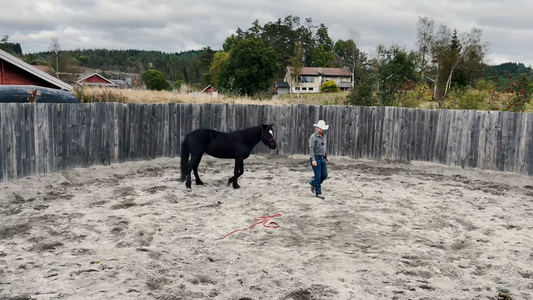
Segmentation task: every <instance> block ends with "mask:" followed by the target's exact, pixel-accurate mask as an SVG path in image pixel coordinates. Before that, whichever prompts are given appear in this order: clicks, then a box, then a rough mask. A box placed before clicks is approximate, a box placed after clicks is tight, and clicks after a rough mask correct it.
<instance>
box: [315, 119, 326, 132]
mask: <svg viewBox="0 0 533 300" xmlns="http://www.w3.org/2000/svg"><path fill="white" fill-rule="evenodd" d="M313 126H315V127H318V128H320V129H322V130H328V128H329V125H326V122H324V120H319V121H318V123H317V124H313Z"/></svg>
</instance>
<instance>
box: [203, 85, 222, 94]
mask: <svg viewBox="0 0 533 300" xmlns="http://www.w3.org/2000/svg"><path fill="white" fill-rule="evenodd" d="M210 87H212V86H211V85H208V86H206V87H205V89H203V90H202V91H201V92H200V94H202V93H203V92H205V91H207V90H208V89H209V88H210ZM213 90H214V91H216V92H218V90H217V89H216V88H215V87H213Z"/></svg>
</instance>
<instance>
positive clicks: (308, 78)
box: [300, 76, 315, 83]
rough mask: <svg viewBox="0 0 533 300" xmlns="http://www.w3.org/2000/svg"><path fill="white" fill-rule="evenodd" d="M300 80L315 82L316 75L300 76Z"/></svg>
mask: <svg viewBox="0 0 533 300" xmlns="http://www.w3.org/2000/svg"><path fill="white" fill-rule="evenodd" d="M300 80H301V81H302V82H303V83H315V77H314V76H300Z"/></svg>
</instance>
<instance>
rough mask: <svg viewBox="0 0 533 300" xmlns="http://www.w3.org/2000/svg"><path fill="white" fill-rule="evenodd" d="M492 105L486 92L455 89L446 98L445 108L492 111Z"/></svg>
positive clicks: (469, 88)
mask: <svg viewBox="0 0 533 300" xmlns="http://www.w3.org/2000/svg"><path fill="white" fill-rule="evenodd" d="M490 103H491V101H490V96H489V92H488V91H486V90H477V89H473V88H471V87H465V88H455V89H453V90H452V91H450V92H449V93H448V95H447V96H446V99H445V100H444V101H443V104H444V106H443V108H446V109H475V110H487V109H490Z"/></svg>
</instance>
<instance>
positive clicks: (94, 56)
mask: <svg viewBox="0 0 533 300" xmlns="http://www.w3.org/2000/svg"><path fill="white" fill-rule="evenodd" d="M204 52H205V50H204V49H200V50H192V51H184V52H179V53H165V52H161V51H145V50H134V49H131V50H110V49H76V50H66V51H60V57H59V64H60V70H61V69H62V66H61V64H62V61H63V63H64V62H65V61H68V62H69V65H76V66H79V67H83V68H87V69H94V70H100V71H111V72H125V73H135V74H141V73H142V72H144V71H146V70H148V69H151V68H154V69H157V70H159V71H161V72H162V73H163V74H164V75H165V77H166V78H167V79H169V80H170V81H177V80H183V81H186V82H188V83H191V84H198V85H199V86H202V85H204V84H205V81H204V73H206V72H207V71H208V70H209V65H210V61H208V62H207V63H206V62H204V63H202V61H201V58H202V54H203V53H204ZM53 57H54V53H52V52H50V51H45V52H37V53H29V54H26V55H22V56H21V58H22V59H24V60H25V61H26V62H29V63H32V64H48V65H52V66H53V62H54V59H52V58H53Z"/></svg>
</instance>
